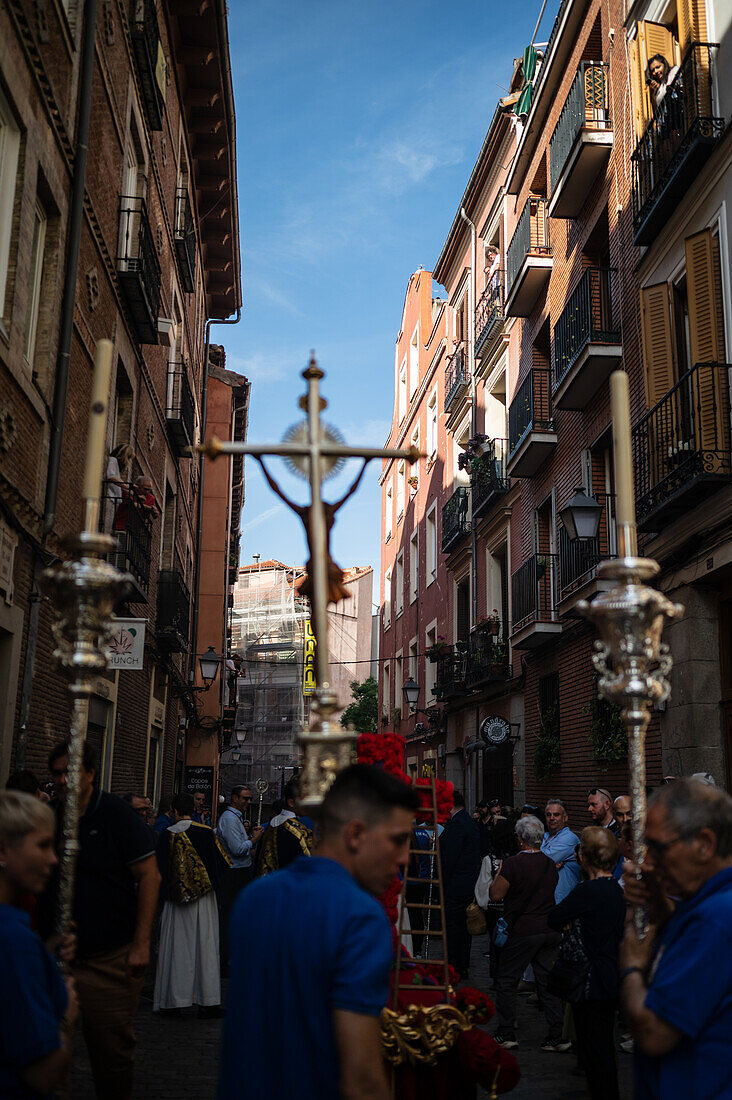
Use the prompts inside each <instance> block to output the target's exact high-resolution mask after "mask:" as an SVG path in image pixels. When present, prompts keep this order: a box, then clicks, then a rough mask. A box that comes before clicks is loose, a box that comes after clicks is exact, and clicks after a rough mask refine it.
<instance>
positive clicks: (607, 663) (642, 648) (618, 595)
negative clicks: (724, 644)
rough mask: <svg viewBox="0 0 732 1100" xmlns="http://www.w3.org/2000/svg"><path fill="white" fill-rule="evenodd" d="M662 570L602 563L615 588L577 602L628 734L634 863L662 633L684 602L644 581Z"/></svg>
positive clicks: (667, 658)
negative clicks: (590, 625) (595, 635)
mask: <svg viewBox="0 0 732 1100" xmlns="http://www.w3.org/2000/svg"><path fill="white" fill-rule="evenodd" d="M658 572H659V566H658V564H657V562H655V561H652V560H651V559H650V558H637V557H622V558H618V559H616V560H615V561H606V562H602V564H601V565H600V566H599V567H598V570H597V575H598V577H599V578H601V579H603V580H612V581H615V582H616V583H615V585H614V587H613V588H611V589H610V590H609V591H607V592H602V593H600V595H598V596H596V597H595V599H594V600H593V601H592V602H591V603H588V602H587V601H586V600H582V601H580V603H579V604H578V605H577V609H578V611H579V612H580V614H581V615H584V616H585V618H587V619H590V620H591V621H592V622H594V623H595V625H596V626H597V629H598V631H599V633H600V639H601V640H600V641H598V642H595V651H596V652H595V655H594V657H593V661H594V665H595V668H596V669H597V671H598V672H599V673H600V684H599V690H600V694H601V695H603V696H604V697H605V698H606V699H607V700H608V701H609V702H611V703H617V704H618V705H619V706H620V713H621V717H622V720H623V724H624V725H625V728H626V731H627V734H628V748H629V760H630V797H631V801H632V826H633V861H634V862H635V863H636V864H639V863H640V862H641V861H642V860H643V857H644V855H645V845H644V842H643V833H644V829H645V819H646V753H645V741H646V730H647V729H648V723H649V722H650V720H651V706H652V705H653V704H654V703H661V702H664V701H665V700H666V699H667V698H668V696H669V691H670V687H669V683H668V679H667V677H668V674H669V672H670V670H671V654H670V653H669V648H668V646H667V645H666V644H665V643H664V642H662V640H661V635H662V633H663V628H664V625H665V623H666V621H667V620H669V619H677V618H679V617H680V616H681V615H683V613H684V609H683V607H682V606H681V604H678V603H672V602H671V600H669V599H668V598H667V597H666V596H664V595H663V593H662V592H658V591H657V590H656V589H655V588H651V587H650V585H649V584H647V583H646V582H647V581H649V580H651V578H652V577H655V576H656V575H657V573H658ZM644 923H645V916H644V914H643V913H642V912H641V911H640V910H639V911H637V912H636V924H637V926H638V927H639V929H642V928H643V926H644Z"/></svg>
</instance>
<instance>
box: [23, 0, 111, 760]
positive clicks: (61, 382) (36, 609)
mask: <svg viewBox="0 0 732 1100" xmlns="http://www.w3.org/2000/svg"><path fill="white" fill-rule="evenodd" d="M96 30H97V0H86V2H85V4H84V31H83V38H82V42H81V53H80V72H79V98H78V123H77V128H76V149H75V155H74V173H73V177H72V181H71V202H70V203H69V227H68V237H67V240H66V262H65V265H64V266H65V272H66V274H65V277H64V287H63V294H62V297H61V332H60V334H59V342H58V352H57V355H56V382H55V386H54V392H53V409H52V411H51V440H50V447H49V454H48V468H47V472H46V494H45V500H44V504H43V528H42V536H41V540H42V544H43V545H45V543H46V539H47V538H48V536H49V534H50V532H51V529H52V528H53V524H54V520H55V518H56V501H57V498H58V483H59V473H60V469H61V448H62V446H63V440H64V422H65V417H66V396H67V392H68V388H69V363H70V355H71V336H72V333H73V328H74V303H75V300H76V277H77V271H78V266H79V249H80V245H81V229H82V225H83V221H84V193H85V190H86V162H87V154H88V151H89V120H90V117H91V98H92V96H91V93H92V83H93V80H94V46H95V40H96ZM44 565H45V562H44V561H43V560H42V557H41V553H39V551H38V550H36V551H34V555H33V581H32V588H31V593H30V597H29V603H30V608H29V611H28V638H27V642H26V651H25V667H24V669H23V686H22V688H21V696H20V720H19V723H18V738H17V741H16V746H15V767H16V768H24V767H25V758H26V750H27V748H28V721H29V719H30V707H31V695H32V691H33V676H34V672H35V664H36V648H37V644H38V624H39V617H40V612H41V596H40V576H41V572H42V570H43V567H44Z"/></svg>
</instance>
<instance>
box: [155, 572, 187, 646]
mask: <svg viewBox="0 0 732 1100" xmlns="http://www.w3.org/2000/svg"><path fill="white" fill-rule="evenodd" d="M190 622H191V594H190V592H189V591H188V588H187V587H186V583H185V581H184V580H183V575H182V574H181V572H180V570H178V569H162V570H161V571H160V574H159V576H158V617H157V623H156V627H155V633H156V635H157V639H158V642H159V643H160V644H161V645H164V646H165V648H166V650H167V651H168V652H169V653H183V652H184V651H185V650H187V649H188V645H189V640H190V639H189V635H190Z"/></svg>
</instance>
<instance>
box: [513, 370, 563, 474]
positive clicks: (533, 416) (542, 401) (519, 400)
mask: <svg viewBox="0 0 732 1100" xmlns="http://www.w3.org/2000/svg"><path fill="white" fill-rule="evenodd" d="M553 429H554V420H553V418H552V404H551V398H550V395H549V368H548V367H532V369H531V370H530V371H529V373H528V374H527V376H526V378H525V379H524V380H523V382H522V383H521V385H520V386H519V388H518V390H517V391H516V395H515V397H514V399H513V401H512V402H511V404H510V405H509V408H508V456H509V458H511V456H512V455H513V454H514V452H515V451H517V450H518V448H519V447H520V445H521V444H522V443H523V441H524V439H525V438H526V436H527V435H528V434H529V432H531V431H545V432H546V431H552V430H553Z"/></svg>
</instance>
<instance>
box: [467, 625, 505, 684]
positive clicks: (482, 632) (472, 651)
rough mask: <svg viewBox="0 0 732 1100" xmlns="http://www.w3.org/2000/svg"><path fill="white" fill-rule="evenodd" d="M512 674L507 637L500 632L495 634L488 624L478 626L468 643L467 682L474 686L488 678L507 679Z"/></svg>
mask: <svg viewBox="0 0 732 1100" xmlns="http://www.w3.org/2000/svg"><path fill="white" fill-rule="evenodd" d="M510 676H511V665H510V662H509V660H508V645H507V644H506V641H505V639H504V638H503V637H502V636H501V634H500V633H499V634H493V633H492V632H491V630H490V629H489V628H488V627H487V626H484V625H481V626H477V627H476V628H475V629H474V630H472V631H471V633H470V641H469V643H468V660H467V668H466V676H465V680H466V684H467V685H468V686H469V687H472V686H475V685H477V684H482V683H485V682H486V681H488V680H507V679H509V678H510Z"/></svg>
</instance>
